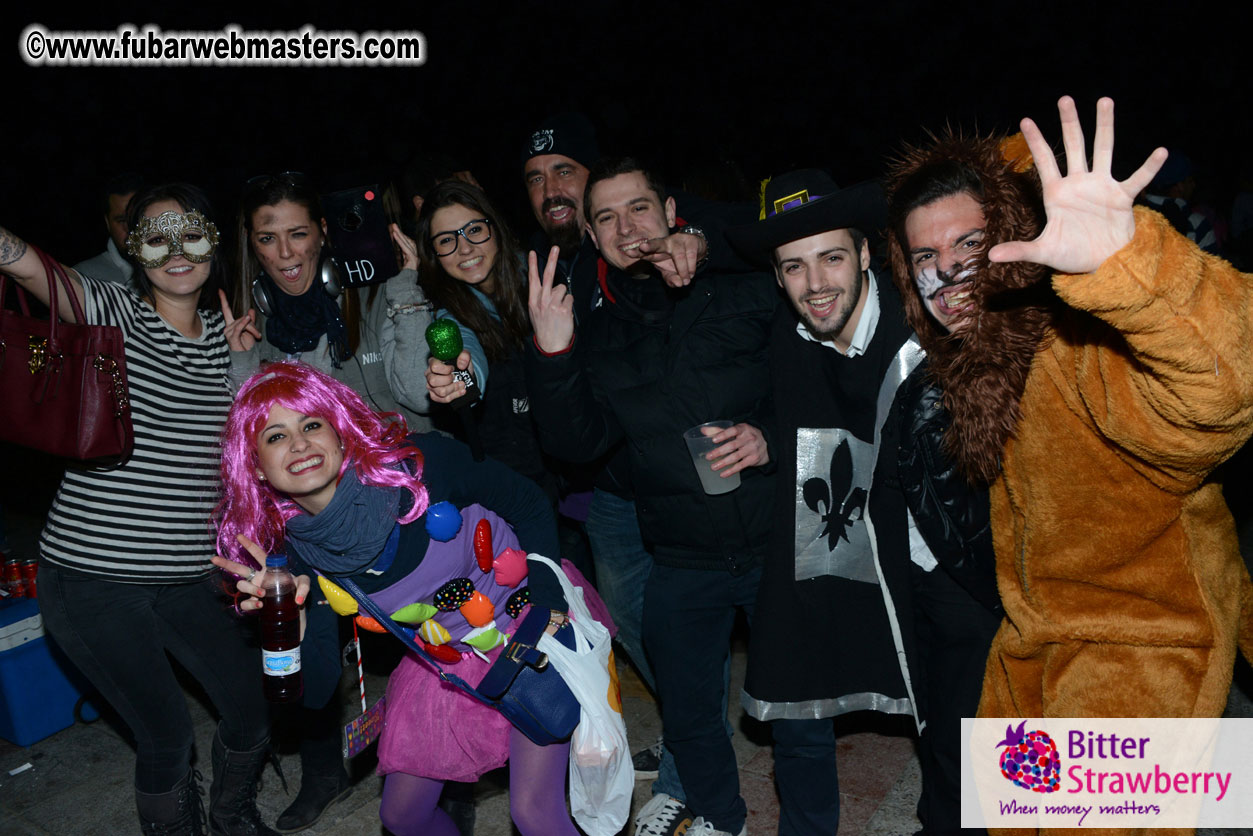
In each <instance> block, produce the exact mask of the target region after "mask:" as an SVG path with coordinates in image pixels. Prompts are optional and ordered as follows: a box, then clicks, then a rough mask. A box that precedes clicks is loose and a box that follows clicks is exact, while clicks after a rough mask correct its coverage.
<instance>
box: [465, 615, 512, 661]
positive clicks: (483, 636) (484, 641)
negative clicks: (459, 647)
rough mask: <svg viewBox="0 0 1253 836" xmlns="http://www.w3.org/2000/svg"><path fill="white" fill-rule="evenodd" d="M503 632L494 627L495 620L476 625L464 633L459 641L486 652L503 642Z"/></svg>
mask: <svg viewBox="0 0 1253 836" xmlns="http://www.w3.org/2000/svg"><path fill="white" fill-rule="evenodd" d="M505 640H506V639H505V634H504V633H502V632H500V631H499V630H497V629H496V622H495V621H493V622H491V623H490V624H485V625H483V626H482V627H476V628H474V629H473V630H471V631H470V632H469V633H467V634H466V637H465V638H464V639H462V640H461V641H463V642H465V643H466V644H468V645H470V647H475V648H478V649H479V650H481V651H483V652H484V653H486V652H487V651H489V650H491V649H492V648H494V647H499V646H500V645H502V644H504V643H505Z"/></svg>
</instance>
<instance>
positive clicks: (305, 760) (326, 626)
mask: <svg viewBox="0 0 1253 836" xmlns="http://www.w3.org/2000/svg"><path fill="white" fill-rule="evenodd" d="M392 238H393V240H394V241H395V242H396V244H397V246H398V247H399V248H400V250H401V252H402V253H403V255H404V269H402V270H401V271H400V272H399V273H397V274H396V275H395V276H393V277H392V278H391V279H389V280H388V281H387V282H386V283H383V284H375V285H371V286H369V287H362V288H346V289H345V290H343V292H341V293H340V294H339V297H338V298H335V297H334V296H333V295H332V292H331V291H330V290H328V289H327V288H326V287H325V286H324V282H323V278H322V276H323V270H324V269H325V268H327V266H328V262H329V258H330V256H329V253H328V252H327V240H326V219H325V217H324V216H323V212H322V205H321V201H320V199H319V197H318V193H317V190H316V189H315V188H314V186H313V184H312V183H311V182H310V181H309V180H308V179H307V178H306V177H305V176H304V175H301V174H296V173H291V172H289V173H284V174H279V175H267V176H263V177H259V178H254V179H253V180H252V181H249V183H248V185H247V187H246V188H245V191H244V196H243V201H242V203H241V206H240V212H239V247H240V264H242V265H243V267H244V269H243V280H244V282H245V285H244V288H243V289H244V290H245V291H248V289H249V288H250V287H251V288H252V290H251V294H252V298H253V300H255V301H256V302H257V304H258V306H259V307H260V308H261V311H260V312H258V311H256V310H255V309H250V310H248V312H247V313H246V314H245V315H243V316H241V317H239V318H238V319H236V318H234V317H233V316H232V315H231V313H230V310H229V308H228V306H227V301H226V298H225V294H223V298H222V313H223V316H225V317H226V336H227V340H228V342H230V345H231V381H232V388H234V389H238V388H239V386H240V385H241V384H242V383H243V382H244V381H245V380H247V379H248V377H249V375H251V374H252V373H253V372H255V371H257V369H258V368H259V367H260V366H262V365H263V364H265V363H269V362H273V361H275V360H282V359H294V360H300V361H301V362H303V363H306V364H308V365H311V366H313V367H314V368H317V369H319V370H321V371H323V372H326V373H327V374H329V375H331V376H332V377H334V378H335V379H336V380H339V381H341V382H343V383H345V384H346V385H348V386H349V387H351V388H352V389H353V391H355V392H356V393H357V394H358V395H360V396H361V397H362V398H364V399H365V400H366V401H367V402H368V403H370V405H371V406H372V407H373V408H374V409H377V410H379V411H380V412H394V413H400V414H401V415H403V416H404V418H405V422H406V423H407V424H408V425H409V426H410V427H412V428H413V429H415V430H427V429H430V427H431V423H430V421H429V419H427V418H426V417H425V415H423V414H422V413H425V412H428V411H429V410H430V402H429V400H427V395H426V390H425V386H424V385H423V384H424V381H423V378H422V371H423V369H424V368H425V366H426V359H427V354H428V349H427V346H426V340H425V336H424V333H425V331H426V326H427V325H429V324H430V322H431V319H432V316H431V311H432V308H431V306H430V305H429V304H428V303H427V301H426V298H425V296H424V295H423V293H422V290H421V289H420V288H419V287H418V283H417V272H416V268H417V263H418V262H417V254H416V249H415V247H414V244H413V241H412V240H410V239H409V238H408V237H407V236H405V235H404V234H402V233H401V232H400V230H399V228H397V227H396V226H395V225H394V224H393V225H392ZM313 594H314V598H315V600H317V599H319V598H320V597H321V593H320V591H319V590H317V589H315V590H314V593H313ZM326 610H327V608H326V607H317V608H315V609H314V610H313V612H315V613H317V615H316V616H315V617H314V619H313V621H312V623H311V625H310V628H309V629H310V634H311V635H310V639H309V641H310V642H311V643H313V642H317V641H325V642H327V643H328V645H329V644H332V643H334V644H335V646H339V624H338V622H337V620H336V619H335V618H334V616H333V615H331V614H329V613H328V612H326ZM339 673H340V668H339V666H337V665H332V664H329V663H328V664H327V665H325V666H319V667H310V666H308V665H306V669H305V694H304V699H303V705H304V707H305V709H306V710H305V711H303V712H301V714H300V716H299V717H298V718H293V719H294V720H295V721H296V725H297V727H298V728H299V729H300V732H301V739H300V763H301V773H300V774H301V778H300V791H299V792H298V793H297V795H296V797H295V799H294V800H293V801H292V803H291V805H289V806H288V808H287V809H286V810H284V811H283V813H282V814H280V815H279V818H278V821H277V822H276V824H275V827H276V828H277V829H278V830H279V832H281V833H291V832H296V831H299V830H303V829H305V828H306V827H309V826H311V825H312V824H314V823H315V822H316V821H317V820H318V819H319V818H320V817H321V815H322V813H323V812H324V811H325V810H326V809H327V808H328V807H329V806H330V805H331V804H333V803H335V802H336V801H339V800H340V799H342V798H344V797H345V796H347V795H348V793H349V792H350V790H351V785H350V782H349V778H348V773H347V772H346V771H345V769H344V765H343V757H342V754H341V747H340V729H341V725H342V722H341V721H342V716H341V713H342V711H341V705H340V701H339V700H338V699H336V698H335V696H336V686H337V684H338V681H339ZM461 815H463V816H472V815H473V808H472V807H467V808H465V809H464V810H463V812H462V813H461Z"/></svg>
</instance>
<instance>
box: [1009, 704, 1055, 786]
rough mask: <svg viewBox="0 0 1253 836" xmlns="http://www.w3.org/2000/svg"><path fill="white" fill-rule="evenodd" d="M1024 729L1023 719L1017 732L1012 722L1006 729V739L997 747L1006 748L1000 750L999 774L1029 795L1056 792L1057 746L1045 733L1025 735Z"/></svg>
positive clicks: (1024, 722) (1025, 726)
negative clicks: (1028, 792) (1029, 791)
mask: <svg viewBox="0 0 1253 836" xmlns="http://www.w3.org/2000/svg"><path fill="white" fill-rule="evenodd" d="M1026 728H1027V721H1026V720H1023V721H1022V723H1020V724H1019V725H1018V728H1017V729H1015V728H1014V726H1013V724H1012V723H1011V724H1010V725H1008V726H1006V727H1005V739H1004V740H1002V741H1001V742H1000V743H998V744H996V745H997V746H1004V747H1005V748H1004V749H1003V750H1002V751H1001V774H1002V775H1004V776H1005V778H1006V779H1007V780H1009V781H1013V782H1014V783H1015V784H1017V785H1018V786H1020V787H1022V788H1023V789H1027V790H1031V791H1032V792H1057V790H1058V787H1059V784H1060V780H1061V774H1062V761H1061V758H1060V757H1058V755H1057V744H1056V743H1054V742H1053V738H1051V737H1049V736H1048V732H1043V731H1039V730H1035V731H1029V732H1024V731H1023V730H1024V729H1026Z"/></svg>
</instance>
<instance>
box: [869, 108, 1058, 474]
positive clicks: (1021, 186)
mask: <svg viewBox="0 0 1253 836" xmlns="http://www.w3.org/2000/svg"><path fill="white" fill-rule="evenodd" d="M953 172H959V173H960V176H961V177H962V178H964V179H965V180H966V181H969V182H970V183H971V187H970V188H969V189H966V188H963V189H961V190H969V191H971V192H972V193H973V196H974V197H975V198H976V199H977V200H978V201H979V203H980V204H981V206H982V209H983V214H984V218H985V220H986V225H985V227H984V231H985V234H984V240H985V242H987V243H986V247H985V249H984V251H983V252H980V253H979V254H978V255H977V256H976V260H975V264H974V267H975V270H976V279H975V282H974V288H973V291H972V293H971V297H972V300H973V302H974V306H975V310H976V313H975V314H974V316H975V318H976V319H975V321H974V323H972V324H971V326H970V327H967V328H965V329H963V331H962V333H961V334H960V336H950V335H948V334H946V333H945V332H944V331H943V329H941V328H940V327H939V325H938V324H937V323H936V322H935V321H934V320H933V319H932V318H931V316H930V315H929V314H928V313H927V311H926V309H925V308H924V307H923V305H922V302H921V300H920V299H919V297H918V291H917V289H916V287H915V285H914V281H913V272H912V270H911V267H910V263H909V258H908V255H907V253H906V251H905V249H904V226H905V216H906V215H907V211H906V206H908V205H909V204H911V203H913V201H914V198H915V196H916V195H917V194H918V191H919V186H920V184H922V183H923V182H930V181H933V180H934V179H935V178H936V177H937V176H939V177H943V176H945V174H951V173H953ZM886 185H887V193H888V203H889V209H888V254H889V259H890V263H891V268H892V279H893V281H895V282H896V286H897V289H898V290H900V294H901V298H902V299H903V300H904V303H905V314H906V317H907V318H908V320H909V324H910V325H911V326H912V327H913V329H914V331H915V332H916V333H917V334H918V339H919V341H920V342H921V344H922V347H923V348H924V349H926V352H927V358H928V366H929V370H930V374H931V376H932V377H933V378H934V380H935V381H936V382H937V383H938V384H939V386H940V388H941V389H942V391H943V393H944V406H945V408H946V409H947V410H948V412H949V414H950V415H951V416H952V425H951V426H950V427H949V429H948V431H947V432H946V434H945V437H944V449H945V452H947V453H948V455H950V456H952V457H953V459H954V460H955V461H956V462H957V463H958V466H959V467H960V468H961V470H962V472H963V473H964V474H965V475H966V478H967V479H968V480H969V481H970V482H971V483H972V484H975V485H987V484H990V483H991V482H992V481H993V480H994V479H995V478H996V476H997V474H998V473H999V472H1000V457H1001V450H1002V449H1003V448H1004V446H1005V442H1006V441H1007V440H1008V439H1009V438H1010V437H1011V436H1012V435H1013V434H1014V428H1015V427H1016V426H1017V423H1018V418H1019V409H1018V401H1019V398H1020V397H1021V396H1022V391H1023V387H1024V386H1025V385H1026V382H1027V373H1028V372H1029V371H1030V368H1031V361H1032V358H1033V357H1034V356H1035V354H1036V351H1037V350H1038V349H1039V348H1040V346H1041V341H1042V340H1043V339H1044V337H1045V335H1046V333H1047V332H1048V328H1049V324H1050V322H1051V321H1052V317H1053V310H1054V308H1055V306H1056V305H1057V304H1058V302H1057V299H1056V297H1055V296H1054V294H1053V291H1052V286H1051V284H1050V283H1049V282H1048V281H1047V279H1048V277H1049V275H1050V271H1049V269H1048V268H1046V267H1043V266H1040V265H1037V264H1029V263H1026V262H1011V263H1001V264H993V263H991V262H989V261H988V259H987V254H986V249H987V247H991V246H992V245H994V244H998V243H1001V242H1003V241H1016V240H1021V241H1030V240H1032V239H1034V238H1035V237H1036V236H1037V235H1039V233H1040V230H1041V229H1042V228H1043V224H1044V209H1043V205H1042V203H1041V199H1040V187H1039V180H1038V178H1037V177H1036V174H1035V169H1034V167H1033V164H1032V161H1031V155H1030V152H1029V151H1028V150H1027V147H1026V143H1025V141H1023V140H1022V136H1021V135H1017V136H1015V137H1010V138H1008V139H1007V138H1003V137H997V136H989V137H964V136H961V135H957V134H954V133H949V134H947V135H945V136H942V137H939V138H935V139H934V140H933V141H932V142H931V143H930V144H929V145H928V146H927V147H917V148H907V149H906V150H905V151H904V153H903V154H902V155H901V157H900V158H899V159H897V160H895V161H894V162H893V163H892V164H891V167H890V169H889V173H888V178H887V184H886ZM935 199H939V198H938V197H937V198H935ZM931 202H934V201H933V200H931V201H924V202H923V203H920V204H915V205H926V204H928V203H931Z"/></svg>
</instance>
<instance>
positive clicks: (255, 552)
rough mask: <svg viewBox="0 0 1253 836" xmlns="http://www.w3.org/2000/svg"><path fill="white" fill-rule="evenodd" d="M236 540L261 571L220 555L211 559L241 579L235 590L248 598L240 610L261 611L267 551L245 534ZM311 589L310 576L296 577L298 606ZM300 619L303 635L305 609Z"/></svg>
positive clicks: (242, 602)
mask: <svg viewBox="0 0 1253 836" xmlns="http://www.w3.org/2000/svg"><path fill="white" fill-rule="evenodd" d="M235 540H236V541H238V543H239V545H241V546H243V547H244V550H245V551H246V552H248V554H249V555H251V556H252V559H253V560H255V561H257V564H258V565H259V566H260V567H261V568H260V569H257V568H254V567H252V566H245V565H244V564H243V563H237V562H235V561H233V560H228V559H227V558H225V557H222V556H220V555H214V556H213V557H212V558H211V562H212V563H213V565H214V566H216V567H218V568H219V569H221V570H222V571H224V572H229V573H230V574H232V575H235V576H236V577H238V578H239V580H238V581H236V582H235V588H236V589H237V590H239V591H240V592H241V593H243V594H244V595H246V596H248V597H247V598H244V599H243V600H242V601H240V602H239V609H240V610H241V611H243V612H249V611H251V610H259V609H261V607H262V606H263V603H262V601H261V599H262V598H264V597H265V589H264V588H263V587H262V584H263V583H264V582H265V559H266V557H267V555H266V553H265V549H263V548H261V547H260V546H258V545H257V544H256V543H254V542H253V541H252V540H251V539H250V538H249V537H248V536H247V535H244V534H237V535H235ZM310 587H311V583H310V578H309V576H308V575H297V576H296V603H297V604H304V602H305V598H307V597H309V589H310ZM300 618H301V622H300V623H301V633H302V634H303V633H304V610H303V609H302V610H301V611H300Z"/></svg>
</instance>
